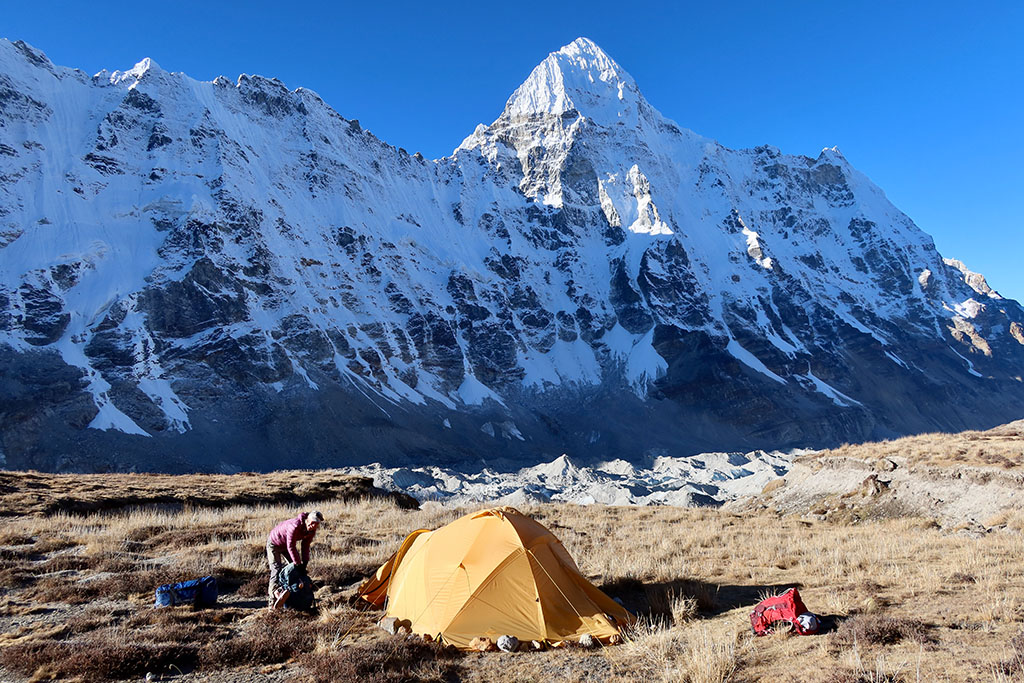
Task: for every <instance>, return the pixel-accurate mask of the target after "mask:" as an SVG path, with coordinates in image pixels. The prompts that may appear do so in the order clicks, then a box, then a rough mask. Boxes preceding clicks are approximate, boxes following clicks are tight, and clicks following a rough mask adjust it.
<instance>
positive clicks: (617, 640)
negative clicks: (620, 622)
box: [608, 633, 622, 645]
mask: <svg viewBox="0 0 1024 683" xmlns="http://www.w3.org/2000/svg"><path fill="white" fill-rule="evenodd" d="M608 644H609V645H620V644H622V636H620V635H619V634H618V633H613V634H612V637H611V638H609V639H608Z"/></svg>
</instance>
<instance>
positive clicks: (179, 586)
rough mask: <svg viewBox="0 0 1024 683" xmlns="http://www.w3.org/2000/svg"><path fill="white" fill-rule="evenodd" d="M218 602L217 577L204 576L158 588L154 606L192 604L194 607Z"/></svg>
mask: <svg viewBox="0 0 1024 683" xmlns="http://www.w3.org/2000/svg"><path fill="white" fill-rule="evenodd" d="M216 604H217V579H215V578H213V577H212V576H204V577H203V578H201V579H192V580H191V581H182V582H181V583H168V584H164V585H163V586H160V587H159V588H157V589H156V603H155V604H154V605H153V606H154V607H175V606H177V605H192V606H194V607H212V606H213V605H216Z"/></svg>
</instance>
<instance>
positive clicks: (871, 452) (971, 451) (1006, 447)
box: [798, 420, 1024, 470]
mask: <svg viewBox="0 0 1024 683" xmlns="http://www.w3.org/2000/svg"><path fill="white" fill-rule="evenodd" d="M828 457H846V458H855V459H858V460H881V459H883V458H899V459H905V461H906V463H907V464H908V465H938V466H950V465H970V466H974V467H998V468H1000V469H1004V470H1020V469H1021V468H1022V467H1024V420H1018V421H1016V422H1010V423H1008V424H1005V425H1001V426H999V427H995V428H993V429H989V430H987V431H967V432H960V433H958V434H943V433H933V434H919V435H917V436H906V437H903V438H901V439H893V440H891V441H878V442H870V443H863V444H843V445H842V446H840V447H839V448H832V449H829V450H825V451H819V452H816V453H812V454H809V455H806V456H803V457H802V458H800V459H798V460H799V461H803V462H807V461H812V460H815V459H819V458H828Z"/></svg>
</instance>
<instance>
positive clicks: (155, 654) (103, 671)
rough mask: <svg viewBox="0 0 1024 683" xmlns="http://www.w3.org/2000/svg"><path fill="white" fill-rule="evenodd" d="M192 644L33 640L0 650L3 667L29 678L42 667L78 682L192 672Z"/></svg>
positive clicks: (193, 663) (195, 658)
mask: <svg viewBox="0 0 1024 683" xmlns="http://www.w3.org/2000/svg"><path fill="white" fill-rule="evenodd" d="M196 655H197V648H196V646H195V645H192V644H164V645H150V644H146V645H142V644H138V643H107V642H96V641H91V640H90V641H82V642H64V641H59V640H34V641H30V642H27V643H19V644H16V645H11V646H9V647H7V648H4V649H3V650H2V651H0V663H2V664H3V666H5V667H7V668H9V669H11V670H13V671H18V672H20V673H23V674H26V675H29V674H32V673H34V672H35V671H37V670H38V669H40V668H42V667H46V669H47V671H48V672H49V673H50V674H51V675H54V676H56V677H59V678H61V677H71V676H74V677H78V678H79V679H81V680H90V681H92V680H108V679H117V678H131V677H135V676H141V675H144V674H145V673H146V672H150V671H152V672H164V671H167V670H169V669H171V668H172V667H175V668H177V669H179V670H186V669H191V668H192V667H194V666H195V663H196V660H197V656H196Z"/></svg>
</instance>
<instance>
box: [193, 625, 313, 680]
mask: <svg viewBox="0 0 1024 683" xmlns="http://www.w3.org/2000/svg"><path fill="white" fill-rule="evenodd" d="M314 635H315V631H314V627H313V624H311V623H310V622H309V620H308V619H307V618H306V617H304V616H300V615H296V614H293V613H289V612H282V613H273V612H272V613H268V614H266V615H265V616H263V617H262V618H260V619H259V620H257V621H254V622H253V623H252V624H250V625H249V626H248V628H247V629H246V630H245V631H243V632H242V633H241V634H238V635H236V636H234V637H232V638H230V639H225V640H218V641H214V642H212V643H208V644H207V645H205V646H203V648H202V650H201V651H200V652H199V662H200V664H201V665H202V666H203V668H209V669H217V668H225V667H233V666H241V665H249V666H253V665H263V664H276V663H277V662H284V661H287V660H288V659H291V658H292V657H295V656H297V655H299V654H301V653H302V652H305V651H308V650H311V649H312V648H313V647H314V646H315V638H314Z"/></svg>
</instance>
